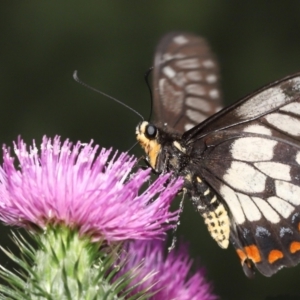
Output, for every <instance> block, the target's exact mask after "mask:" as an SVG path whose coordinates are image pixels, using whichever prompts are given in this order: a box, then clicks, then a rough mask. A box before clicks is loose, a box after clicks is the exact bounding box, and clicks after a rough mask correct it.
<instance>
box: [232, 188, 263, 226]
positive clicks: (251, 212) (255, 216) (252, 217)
mask: <svg viewBox="0 0 300 300" xmlns="http://www.w3.org/2000/svg"><path fill="white" fill-rule="evenodd" d="M236 195H237V196H238V198H239V200H240V203H241V205H242V208H243V211H244V214H245V216H246V218H247V219H248V220H249V221H250V222H252V221H258V220H259V219H260V218H261V213H260V211H259V209H258V208H257V206H256V205H255V204H254V203H253V201H252V199H251V198H250V197H249V196H247V195H244V194H240V193H236Z"/></svg>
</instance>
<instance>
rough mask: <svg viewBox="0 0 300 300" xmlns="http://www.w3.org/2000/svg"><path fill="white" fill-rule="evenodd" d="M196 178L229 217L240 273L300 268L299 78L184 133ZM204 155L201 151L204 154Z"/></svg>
mask: <svg viewBox="0 0 300 300" xmlns="http://www.w3.org/2000/svg"><path fill="white" fill-rule="evenodd" d="M184 136H185V137H188V138H187V139H186V142H187V143H189V144H190V146H191V149H192V153H191V157H193V156H195V157H199V153H197V149H198V148H199V147H198V146H197V145H198V143H199V144H200V143H202V144H203V143H204V144H205V151H204V152H203V153H201V166H200V164H199V166H198V168H197V170H198V171H199V176H201V178H202V179H204V180H205V181H206V182H207V184H208V185H209V186H210V187H211V188H212V189H213V190H214V191H215V192H216V193H217V194H218V195H219V198H220V199H221V201H222V202H223V203H224V204H225V205H226V206H227V207H228V210H229V212H230V215H231V234H230V240H231V242H232V244H233V245H234V247H235V248H236V251H237V253H238V255H239V257H240V258H241V261H242V265H243V268H244V271H245V273H246V274H247V275H250V274H251V272H252V271H251V269H252V265H253V264H254V265H255V266H256V267H257V269H258V270H259V271H260V272H261V273H262V274H264V275H266V276H271V275H272V274H274V273H276V272H277V271H278V270H279V269H281V268H282V267H284V266H294V265H296V264H298V263H299V261H300V232H299V230H300V74H296V75H293V76H290V77H287V78H285V79H283V80H281V81H278V82H275V83H273V84H271V85H269V86H268V87H266V88H263V89H261V90H259V91H258V92H257V93H254V94H252V95H251V96H249V97H247V98H245V99H243V100H241V101H239V102H237V103H236V104H234V105H232V106H230V107H229V108H227V109H225V110H223V111H222V112H220V113H219V114H217V115H216V116H213V117H212V118H211V119H209V120H207V121H206V122H204V123H203V124H200V125H199V126H197V127H196V128H195V129H192V130H191V131H190V132H187V133H186V134H185V135H184ZM202 149H203V147H202Z"/></svg>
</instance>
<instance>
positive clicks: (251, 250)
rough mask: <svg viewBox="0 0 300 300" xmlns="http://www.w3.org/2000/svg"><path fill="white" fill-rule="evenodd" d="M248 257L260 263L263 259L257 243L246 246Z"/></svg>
mask: <svg viewBox="0 0 300 300" xmlns="http://www.w3.org/2000/svg"><path fill="white" fill-rule="evenodd" d="M244 249H245V252H246V254H247V257H248V258H249V259H251V260H252V261H253V262H254V263H258V262H260V261H261V256H260V253H259V250H258V248H257V247H256V246H255V245H250V246H246V247H244Z"/></svg>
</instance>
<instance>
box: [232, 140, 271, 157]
mask: <svg viewBox="0 0 300 300" xmlns="http://www.w3.org/2000/svg"><path fill="white" fill-rule="evenodd" d="M276 144H277V142H276V141H272V140H269V139H264V138H261V137H243V138H239V139H237V140H236V141H234V142H233V143H232V145H231V154H232V156H233V158H235V159H238V160H244V161H249V162H250V161H262V160H271V159H272V158H273V155H274V151H273V150H274V147H275V146H276Z"/></svg>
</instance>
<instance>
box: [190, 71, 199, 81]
mask: <svg viewBox="0 0 300 300" xmlns="http://www.w3.org/2000/svg"><path fill="white" fill-rule="evenodd" d="M186 77H187V79H189V80H193V81H199V80H201V79H202V74H201V72H199V71H189V72H187V73H186Z"/></svg>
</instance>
